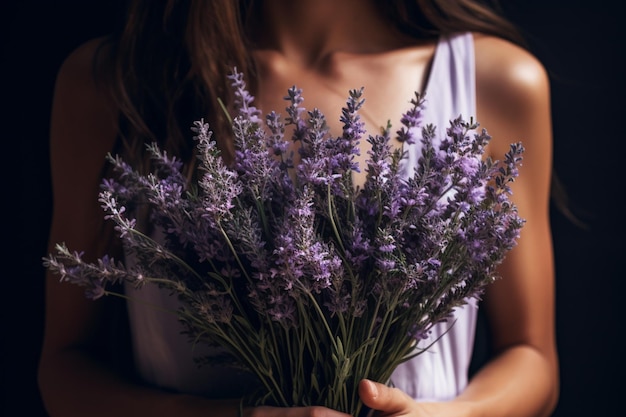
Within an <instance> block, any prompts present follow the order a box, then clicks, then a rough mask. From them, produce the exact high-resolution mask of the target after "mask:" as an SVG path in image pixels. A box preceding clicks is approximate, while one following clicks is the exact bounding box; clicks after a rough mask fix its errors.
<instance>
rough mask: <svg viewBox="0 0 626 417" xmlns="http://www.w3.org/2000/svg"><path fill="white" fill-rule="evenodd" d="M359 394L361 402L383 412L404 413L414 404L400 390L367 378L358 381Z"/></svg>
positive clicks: (411, 399)
mask: <svg viewBox="0 0 626 417" xmlns="http://www.w3.org/2000/svg"><path fill="white" fill-rule="evenodd" d="M359 395H360V397H361V401H363V404H365V405H367V406H368V407H370V408H372V409H374V410H377V411H381V412H383V413H384V414H396V415H397V414H406V413H408V412H409V410H410V409H411V407H412V406H414V405H415V401H414V400H413V398H411V397H409V396H408V395H407V394H405V393H404V392H402V391H401V390H399V389H397V388H391V387H388V386H386V385H384V384H380V383H378V382H374V381H370V380H368V379H364V380H362V381H361V382H360V383H359Z"/></svg>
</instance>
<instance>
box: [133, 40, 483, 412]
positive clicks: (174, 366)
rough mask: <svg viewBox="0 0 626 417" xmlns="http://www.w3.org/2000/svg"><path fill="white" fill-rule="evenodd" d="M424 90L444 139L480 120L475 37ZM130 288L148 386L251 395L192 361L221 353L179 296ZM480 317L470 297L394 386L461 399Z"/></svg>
mask: <svg viewBox="0 0 626 417" xmlns="http://www.w3.org/2000/svg"><path fill="white" fill-rule="evenodd" d="M426 85H427V87H426V88H425V92H426V96H425V97H426V103H425V104H426V108H425V112H424V122H425V123H433V124H435V125H436V126H437V127H438V129H439V131H440V132H441V134H444V133H445V128H446V127H447V126H448V124H449V121H450V120H451V119H453V118H456V117H458V116H459V115H462V116H463V118H464V119H466V120H469V117H470V116H475V114H476V111H475V107H476V106H475V101H476V100H475V82H474V45H473V38H472V35H471V34H469V33H467V34H459V35H455V36H450V37H442V38H440V40H439V41H438V44H437V47H436V49H435V54H434V58H433V61H432V64H431V70H430V74H429V77H428V81H427V84H426ZM419 146H420V144H419V143H417V144H415V145H414V149H410V151H409V158H408V161H407V167H408V168H409V169H410V171H408V172H412V168H413V166H415V164H416V162H417V158H418V156H419ZM129 261H130V260H129ZM126 290H127V293H128V295H129V296H130V297H132V298H133V299H138V300H143V301H144V302H145V303H144V302H141V301H131V302H129V303H128V313H129V319H130V328H131V335H132V336H131V337H132V343H133V349H134V357H135V363H136V367H137V372H138V373H139V376H140V377H141V378H142V379H143V380H144V381H145V382H146V383H149V384H152V385H155V386H158V387H161V388H164V389H169V390H172V391H178V392H186V393H193V394H201V395H205V396H208V397H211V398H233V397H239V396H241V395H243V394H244V393H246V392H249V390H250V387H251V386H252V384H253V378H252V377H251V376H250V375H247V374H245V373H243V372H241V371H236V370H233V369H232V368H229V367H225V366H213V365H211V366H202V367H198V365H197V364H196V363H195V362H194V360H193V358H194V357H197V356H198V355H204V354H211V353H213V352H218V351H219V349H217V348H208V347H206V346H204V345H202V346H200V345H197V346H192V345H191V344H190V343H189V340H188V339H187V337H186V336H184V335H181V331H182V330H183V328H182V326H181V325H180V323H179V322H178V320H177V319H176V316H175V315H174V314H171V312H165V311H163V310H167V309H169V310H171V311H175V310H176V308H177V306H178V301H177V299H176V297H173V296H170V295H169V292H168V291H162V290H159V289H158V288H155V287H152V286H148V285H146V286H144V287H143V288H142V289H141V290H134V289H132V288H130V287H129V286H127V289H126ZM150 305H152V306H154V305H156V306H158V307H159V308H158V309H155V308H153V307H152V306H150ZM476 317H477V306H476V302H475V301H474V300H469V303H468V305H467V306H465V307H464V308H461V309H458V310H457V311H456V313H455V320H454V325H453V326H452V327H451V328H449V326H450V325H451V323H452V320H451V321H450V322H449V323H441V324H439V325H437V326H435V328H434V329H433V331H432V334H431V335H430V337H429V339H427V340H424V341H423V342H422V343H420V345H419V346H426V345H428V344H430V343H431V342H432V341H433V340H435V339H437V338H439V337H441V338H440V339H439V340H438V341H437V342H436V343H435V344H434V345H433V346H431V347H430V348H429V350H428V351H426V352H425V353H422V354H420V355H419V356H417V357H416V358H414V359H411V360H410V361H408V362H405V363H403V364H401V365H400V366H399V367H398V368H397V369H396V370H395V372H394V373H393V375H392V380H391V383H392V384H393V385H394V386H396V387H398V388H400V389H402V390H403V391H404V392H406V393H408V394H409V395H410V396H412V397H413V398H415V399H418V400H448V399H451V398H454V397H455V396H456V395H458V394H459V393H460V392H461V391H462V390H463V389H464V387H465V386H466V384H467V373H468V368H469V364H470V360H471V356H472V347H473V343H474V333H475V328H476ZM444 333H445V334H444Z"/></svg>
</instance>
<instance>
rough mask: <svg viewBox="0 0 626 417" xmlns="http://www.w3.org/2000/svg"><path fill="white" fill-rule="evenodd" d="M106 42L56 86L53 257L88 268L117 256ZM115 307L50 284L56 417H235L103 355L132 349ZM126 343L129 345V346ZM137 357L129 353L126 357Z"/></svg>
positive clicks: (46, 373) (260, 411)
mask: <svg viewBox="0 0 626 417" xmlns="http://www.w3.org/2000/svg"><path fill="white" fill-rule="evenodd" d="M99 42H100V41H98V40H95V41H91V42H88V43H87V44H85V45H83V46H82V47H80V48H79V49H77V50H76V51H75V52H74V53H73V54H71V55H70V56H69V57H68V58H67V59H66V61H65V62H64V64H63V65H62V67H61V69H60V71H59V74H58V77H57V82H56V86H55V94H54V102H53V109H52V122H51V131H50V135H51V137H50V140H51V142H50V150H51V168H52V184H53V197H54V212H53V218H52V226H51V231H50V235H49V242H50V251H53V249H54V248H53V247H54V245H55V244H56V243H61V242H64V243H66V245H67V246H68V248H70V250H78V251H85V259H86V260H91V261H93V260H95V259H97V258H98V257H100V256H102V255H103V254H105V253H109V254H112V253H113V254H114V253H119V251H117V252H116V250H115V246H114V245H112V244H111V242H113V239H112V231H111V230H110V228H108V227H107V225H106V224H105V223H104V213H103V211H102V209H101V207H100V205H99V203H98V192H99V185H100V180H101V173H102V168H103V166H104V163H105V155H106V153H107V152H109V151H110V150H111V149H112V148H113V145H114V141H115V137H116V133H117V127H116V126H117V124H116V122H117V113H116V111H115V110H114V109H115V107H114V106H113V105H112V101H111V100H110V99H109V97H108V95H107V93H106V90H105V89H104V88H102V86H98V85H97V84H96V83H95V82H94V78H93V74H92V63H93V58H94V56H95V51H96V49H97V46H98V44H99ZM111 301H114V300H111V299H108V298H107V297H104V298H102V299H99V300H97V301H92V300H89V299H87V298H86V297H85V295H84V293H83V290H82V288H80V287H78V286H75V285H72V284H68V283H60V282H59V279H58V277H57V276H52V275H50V274H49V275H48V276H47V277H46V317H45V335H44V343H43V348H42V354H41V359H40V366H39V386H40V390H41V394H42V398H43V401H44V403H45V407H46V410H47V411H48V413H49V415H50V416H51V417H55V416H63V417H72V416H79V417H84V416H91V417H97V416H107V417H110V416H117V417H123V416H132V417H136V416H151V417H158V416H167V417H171V416H176V417H186V416H189V417H191V416H231V417H234V416H236V415H237V413H238V411H239V399H224V400H208V399H205V398H201V397H196V396H190V395H182V394H172V393H167V392H164V391H161V390H158V389H155V388H151V387H147V386H143V385H140V384H138V383H135V382H134V381H132V380H131V379H128V378H126V377H125V376H124V375H123V374H122V373H118V372H115V370H114V368H112V367H111V366H110V364H109V363H107V362H106V360H105V359H104V358H103V357H102V356H101V355H100V353H101V351H102V350H103V349H102V346H107V345H112V344H119V343H122V342H121V341H120V340H117V339H115V340H112V338H116V337H118V335H117V334H115V333H109V332H107V331H106V329H107V328H108V323H107V322H108V321H110V320H111V317H112V316H111V313H110V307H111V306H110V303H111ZM122 339H123V338H122ZM124 348H128V349H130V347H127V346H123V347H122V349H124ZM245 414H246V415H254V416H255V417H272V416H275V417H280V416H283V417H285V416H290V417H305V416H311V415H315V416H328V417H347V416H346V415H345V414H343V413H338V412H335V411H332V410H328V409H325V408H321V407H308V408H290V409H278V408H271V407H263V408H257V409H246V410H245Z"/></svg>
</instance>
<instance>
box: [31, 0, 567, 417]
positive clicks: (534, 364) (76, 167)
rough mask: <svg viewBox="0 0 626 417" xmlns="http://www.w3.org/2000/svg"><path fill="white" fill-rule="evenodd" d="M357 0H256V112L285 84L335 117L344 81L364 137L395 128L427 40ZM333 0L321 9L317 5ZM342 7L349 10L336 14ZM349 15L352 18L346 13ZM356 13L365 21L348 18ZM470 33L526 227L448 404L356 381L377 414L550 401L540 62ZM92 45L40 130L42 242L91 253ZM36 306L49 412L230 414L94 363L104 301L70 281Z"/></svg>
mask: <svg viewBox="0 0 626 417" xmlns="http://www.w3.org/2000/svg"><path fill="white" fill-rule="evenodd" d="M359 4H360V5H361V7H355V6H354V5H352V1H342V2H338V1H336V0H335V1H320V0H317V1H311V2H309V1H299V2H288V1H285V2H283V1H272V2H268V8H267V12H266V14H265V17H264V19H265V21H264V24H265V25H271V27H272V28H274V29H273V30H272V31H271V32H270V31H267V32H266V33H267V37H266V38H264V39H263V42H262V45H261V48H259V49H258V50H257V51H255V58H256V59H257V61H258V63H259V66H260V68H261V74H260V77H261V78H260V89H259V92H258V94H257V102H256V104H257V106H258V107H260V108H261V109H262V110H264V111H268V110H270V109H282V108H284V102H283V101H282V100H280V97H282V96H283V95H284V93H285V91H286V89H287V88H288V87H290V86H291V85H293V84H294V80H296V81H297V84H298V86H299V87H300V88H302V89H303V91H304V98H305V103H304V104H305V105H306V106H307V108H313V107H317V108H319V109H320V110H322V111H323V112H324V113H325V114H327V115H330V116H334V115H339V109H340V108H341V106H343V104H344V103H345V99H346V93H347V91H348V89H351V88H358V87H360V86H365V87H366V90H365V91H366V99H367V105H366V110H365V113H364V119H365V122H366V127H367V129H368V130H370V131H375V130H377V129H379V128H380V126H382V125H385V124H386V121H387V120H388V119H391V121H392V123H394V124H395V125H398V123H399V122H398V120H397V119H398V117H399V115H400V114H401V112H402V111H404V110H406V108H407V103H408V100H409V99H410V98H411V97H412V94H413V92H414V91H415V90H420V89H421V88H422V87H423V85H424V82H425V79H426V74H427V71H428V68H429V63H430V60H431V58H432V53H433V51H434V44H433V43H428V42H422V43H420V42H415V40H409V39H406V38H404V37H401V36H398V35H397V34H395V33H394V32H393V31H391V30H390V29H389V28H388V27H387V26H386V25H387V24H386V23H385V22H383V21H381V20H380V18H379V17H378V15H377V14H376V13H375V11H374V10H373V9H370V8H368V7H364V6H363V2H362V1H361V2H359ZM273 5H276V6H279V7H273ZM331 7H332V8H333V9H332V10H333V12H332V13H330V14H329V13H328V12H327V10H325V8H331ZM342 7H346V8H347V10H350V11H351V13H352V14H349V13H348V14H347V13H346V12H342V10H337V9H341V8H342ZM328 10H330V9H328ZM354 10H359V13H361V15H360V16H358V17H355V16H354V12H353V11H354ZM283 13H284V14H283ZM328 16H333V18H331V19H328ZM363 21H367V22H369V23H368V25H359V24H357V22H363ZM364 28H366V29H364ZM475 39H476V58H477V59H476V62H477V68H476V70H477V80H476V81H477V94H478V114H477V119H478V120H479V121H480V122H481V125H482V126H484V127H486V128H487V129H488V131H489V133H490V134H491V135H492V136H493V138H494V139H493V140H492V143H491V144H490V151H491V153H492V154H493V155H494V156H495V157H496V158H501V157H502V155H504V153H505V152H506V151H507V150H508V146H509V144H510V143H511V142H514V141H517V140H523V143H524V146H525V147H526V149H527V151H526V153H525V156H524V165H523V167H522V170H521V175H520V177H519V178H518V180H517V181H516V182H515V184H514V195H513V199H514V201H515V203H516V204H517V205H518V207H519V210H520V214H521V215H522V217H524V218H525V219H526V220H527V224H526V226H525V227H524V229H523V232H522V237H521V239H520V241H519V245H518V246H517V247H516V248H515V249H514V250H513V251H512V252H511V253H510V254H509V256H508V257H507V259H506V262H505V263H504V264H503V265H502V268H501V273H502V275H503V277H504V279H502V280H500V281H498V282H497V283H496V284H493V285H491V286H490V288H489V289H488V292H487V294H486V297H485V303H484V304H485V308H486V309H487V313H488V316H489V319H490V324H491V326H492V328H493V335H494V341H493V343H494V347H495V349H496V351H497V352H498V355H497V356H496V357H495V359H493V360H492V361H491V362H490V363H488V364H487V365H486V366H485V367H484V368H483V370H482V371H480V372H479V374H478V375H477V376H476V377H474V378H473V379H472V381H470V384H469V386H468V387H467V389H466V390H465V391H464V392H463V393H462V394H461V395H460V396H459V397H458V398H457V399H455V400H453V401H449V402H442V403H419V402H416V401H414V400H413V399H411V398H409V397H408V396H406V395H405V394H404V393H402V392H400V391H398V390H396V389H392V388H388V387H385V386H383V385H381V384H376V383H373V382H371V381H363V382H362V383H361V386H360V394H361V398H362V399H363V401H364V402H365V403H366V404H367V405H369V406H370V407H372V408H374V409H376V410H379V414H380V415H385V416H387V415H388V416H400V415H407V416H409V415H410V416H413V417H422V416H424V417H425V416H428V417H434V416H437V417H446V416H451V417H452V416H454V417H459V416H504V415H506V416H520V417H521V416H548V415H549V414H550V412H551V411H552V409H553V408H554V406H555V402H556V398H557V395H558V362H557V357H556V349H555V340H554V288H553V286H554V272H553V255H552V247H551V236H550V228H549V218H548V193H549V178H550V169H551V167H550V163H551V162H550V161H551V151H552V149H551V146H552V145H551V144H552V138H551V122H550V102H549V86H548V80H547V76H546V74H545V71H544V69H543V67H542V66H541V64H540V63H539V62H537V60H536V59H535V58H534V57H532V56H531V55H529V54H528V53H527V52H525V51H523V50H522V49H520V48H518V47H515V46H513V45H511V44H510V43H508V42H505V41H502V40H500V39H496V38H493V37H487V36H479V35H477V36H476V37H475ZM97 44H98V40H94V41H92V42H89V43H87V44H85V45H83V46H82V47H80V48H79V49H78V50H77V51H75V52H74V53H73V54H72V55H71V56H70V57H69V58H68V59H67V60H66V62H65V63H64V65H63V67H62V68H61V70H60V72H59V75H58V79H57V84H56V90H55V97H54V103H53V111H52V125H51V163H52V181H53V193H54V202H55V207H54V213H53V219H52V228H51V231H50V239H49V240H50V242H51V244H54V243H56V242H65V243H66V244H67V245H68V247H69V248H71V249H80V250H85V252H86V254H87V255H88V257H89V258H91V259H95V258H96V257H98V256H101V255H102V254H104V253H105V252H111V251H113V252H115V248H114V247H113V248H112V247H111V246H110V245H109V242H110V240H109V239H108V238H106V237H104V238H103V235H102V227H103V220H102V210H101V208H100V207H99V205H98V202H97V193H98V191H99V183H100V173H101V169H102V167H103V164H104V161H105V158H104V156H105V154H106V153H107V152H108V151H109V150H110V149H111V148H112V146H113V143H114V140H115V134H116V129H117V128H116V123H115V117H116V113H117V111H116V109H115V108H114V106H113V105H112V104H111V101H110V100H109V99H108V97H107V95H106V93H105V90H103V89H101V88H100V87H98V86H97V85H96V84H95V82H94V80H93V78H92V76H91V60H92V57H93V55H94V51H95V48H96V45H97ZM420 74H421V75H420ZM407 86H410V88H409V87H407ZM334 119H335V117H329V122H331V126H330V127H331V130H333V131H335V132H336V131H338V129H340V126H339V125H338V121H335V120H334ZM333 123H334V124H333ZM364 151H365V149H363V150H362V155H365V154H366V153H365V152H364ZM357 181H358V180H357ZM50 249H51V250H52V248H50ZM46 300H47V307H46V308H47V313H46V331H45V340H44V346H43V352H42V357H41V366H40V374H39V379H40V386H41V388H42V395H43V398H44V401H45V403H46V406H47V407H48V409H49V413H50V415H51V416H53V417H54V416H84V415H90V416H99V415H102V416H111V415H116V416H120V417H123V416H126V415H128V416H133V417H134V416H136V415H150V416H154V417H158V416H172V415H175V416H178V417H186V416H189V417H191V416H207V415H211V416H235V415H237V410H238V400H237V399H233V400H208V399H204V398H199V397H192V396H188V395H178V394H171V393H164V392H162V391H160V390H157V389H154V388H149V387H144V386H140V385H137V384H134V383H132V382H129V381H127V380H125V379H123V378H122V377H121V376H119V375H117V374H116V373H114V372H112V371H111V370H109V369H106V368H105V367H103V366H102V365H100V364H99V362H98V361H97V360H95V359H94V358H93V357H92V355H91V354H90V351H91V347H93V345H94V344H95V343H97V341H98V340H100V339H98V336H99V329H102V328H104V325H103V323H104V321H105V320H106V314H107V307H106V304H107V302H106V301H107V300H100V301H96V302H94V301H90V300H87V299H86V298H85V297H84V295H83V292H82V290H81V289H80V288H77V287H74V286H72V285H68V284H60V283H59V282H58V278H57V277H53V276H50V277H47V294H46ZM59 376H62V377H59ZM138 413H139V414H138ZM245 415H246V416H251V417H272V416H283V417H300V416H315V417H341V416H345V414H342V413H339V412H336V411H333V410H328V409H325V408H322V407H307V408H287V409H280V408H272V407H262V408H251V409H246V410H245Z"/></svg>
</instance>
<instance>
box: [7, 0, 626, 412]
mask: <svg viewBox="0 0 626 417" xmlns="http://www.w3.org/2000/svg"><path fill="white" fill-rule="evenodd" d="M503 3H504V4H503V6H504V9H505V11H506V12H507V13H508V16H509V17H510V18H511V19H512V20H513V21H514V22H515V23H516V24H518V25H519V27H520V28H521V29H522V31H523V32H524V34H525V35H526V37H527V39H528V41H529V43H530V46H531V49H532V50H533V52H534V53H535V54H536V55H537V56H538V57H539V58H540V59H541V60H542V61H543V62H544V64H545V65H546V67H547V68H548V70H549V71H550V73H551V75H552V100H553V119H554V135H555V168H556V170H557V172H558V174H559V175H560V177H561V179H562V180H563V182H564V184H565V186H566V188H567V189H568V192H569V195H570V198H571V202H572V207H574V209H575V210H577V211H578V213H579V214H580V215H581V217H582V218H583V219H585V220H586V221H587V222H588V224H589V229H588V230H584V229H580V228H577V227H576V226H575V225H573V224H572V223H570V222H569V221H568V220H567V219H566V218H565V217H564V216H563V215H562V214H560V213H558V212H557V211H555V210H553V211H552V221H553V230H554V243H555V250H556V261H557V303H558V304H557V326H558V343H559V354H560V360H561V376H562V387H561V399H560V403H559V406H558V409H557V411H556V413H555V414H554V416H557V417H564V416H588V415H592V416H611V415H618V414H621V413H618V412H616V411H615V410H616V409H617V407H618V406H619V405H620V404H618V400H619V398H620V396H621V394H622V392H621V389H620V390H619V391H618V389H619V388H620V386H621V384H620V383H619V382H618V381H619V380H620V379H621V377H622V375H623V373H624V358H623V356H622V355H623V354H624V349H623V348H622V347H621V345H620V343H619V342H618V340H620V341H621V338H620V337H619V336H620V330H621V328H623V326H622V322H621V320H620V319H621V317H622V312H621V308H620V307H621V305H620V304H621V302H622V300H623V299H624V298H625V294H626V293H625V291H624V290H625V286H624V278H626V274H624V273H623V272H622V271H620V269H618V268H619V267H620V266H621V265H620V264H619V262H620V261H621V258H620V256H621V252H622V250H623V243H622V242H623V241H622V239H623V235H624V220H623V217H621V216H622V215H623V210H622V208H621V207H622V206H621V201H622V200H623V195H622V193H623V191H624V185H623V182H622V181H620V175H619V174H620V173H621V169H622V168H623V165H624V161H623V159H624V155H625V154H624V150H625V149H624V140H625V139H626V137H625V133H624V131H623V130H622V129H623V127H622V125H623V120H624V117H623V114H622V112H623V110H624V104H623V102H624V100H623V97H624V93H625V92H626V91H625V89H624V79H623V76H624V75H626V71H625V68H624V66H625V65H624V43H623V41H622V40H621V33H620V26H619V25H620V24H621V21H620V20H619V16H621V13H620V11H621V9H620V6H619V3H618V2H607V1H605V2H579V1H567V0H543V1H540V0H508V1H504V2H503ZM609 3H610V4H609ZM121 4H122V1H121V0H112V1H95V0H90V1H78V0H76V1H70V0H62V1H55V2H51V1H46V2H44V1H40V2H35V1H28V0H26V1H13V2H6V1H4V2H3V3H2V6H1V7H2V8H1V9H0V19H1V22H0V23H1V26H0V28H1V29H0V30H2V33H1V38H2V54H1V55H0V59H1V60H2V61H1V65H0V68H1V69H0V71H1V73H0V74H1V75H2V77H1V81H2V89H1V90H0V97H1V98H2V107H1V109H2V110H1V111H0V116H1V117H2V119H1V120H2V123H1V124H0V138H1V146H2V149H3V150H4V152H3V153H2V172H3V175H2V180H3V184H2V188H0V190H1V191H0V192H2V193H5V194H3V195H2V197H1V200H2V203H1V205H2V208H3V211H2V213H3V214H2V218H3V219H4V221H3V228H7V227H8V234H7V233H6V232H5V233H2V234H0V238H1V240H3V241H4V242H3V248H4V249H2V250H0V253H1V254H2V259H3V262H2V265H1V266H2V269H1V270H2V273H1V275H0V277H1V278H2V279H1V281H0V285H1V286H0V299H1V303H0V305H1V306H2V311H1V313H2V314H1V316H0V320H2V321H1V326H2V327H1V328H0V346H1V349H2V350H1V351H0V357H1V359H2V365H1V366H2V367H1V368H0V375H1V378H2V388H1V389H0V392H1V395H2V408H1V409H0V414H1V415H2V416H7V417H8V416H33V417H38V416H42V417H43V416H45V413H44V412H43V411H42V407H41V401H40V399H39V395H38V392H37V388H36V382H35V372H36V361H37V355H38V353H39V348H40V343H41V330H42V319H43V317H42V315H43V279H42V276H43V270H42V268H41V261H40V259H41V256H43V255H44V254H45V245H46V234H47V228H48V226H49V219H50V205H51V198H50V189H49V175H48V169H49V167H48V159H47V158H48V149H47V130H48V123H49V112H50V103H51V97H52V88H53V83H54V77H55V74H56V71H57V69H58V67H59V65H60V64H61V61H62V59H63V58H64V57H65V56H66V55H67V54H68V53H69V52H70V51H71V50H73V49H74V48H75V47H76V46H78V45H79V44H80V43H82V42H83V41H85V40H87V39H89V38H91V37H94V36H99V35H102V34H105V33H107V31H108V29H109V28H110V25H111V22H112V21H113V20H114V19H116V17H117V16H118V15H119V13H120V6H121ZM7 186H8V190H7ZM4 230H6V229H4ZM102 400H103V401H106V398H103V399H102ZM94 406H96V405H95V404H94Z"/></svg>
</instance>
